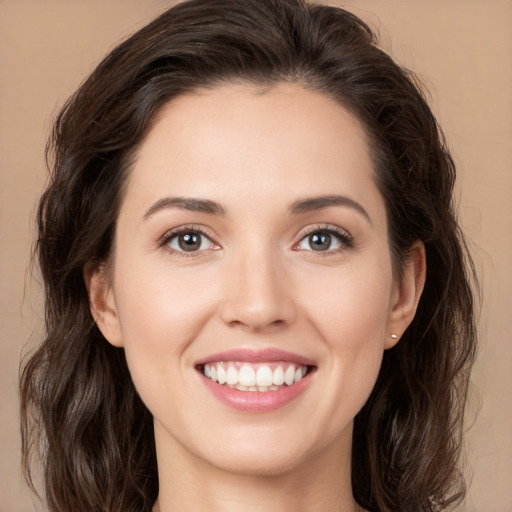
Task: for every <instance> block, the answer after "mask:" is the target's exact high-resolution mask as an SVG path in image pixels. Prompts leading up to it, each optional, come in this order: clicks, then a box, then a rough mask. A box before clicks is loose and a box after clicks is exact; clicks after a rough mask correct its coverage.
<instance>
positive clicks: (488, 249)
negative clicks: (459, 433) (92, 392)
mask: <svg viewBox="0 0 512 512" xmlns="http://www.w3.org/2000/svg"><path fill="white" fill-rule="evenodd" d="M330 3H332V4H338V5H340V4H341V2H334V1H331V2H330ZM169 4H170V2H168V1H164V0H145V1H140V0H86V1H84V0H0V244H1V245H0V286H1V287H0V350H1V353H0V411H1V413H0V512H24V511H32V510H35V509H34V506H33V505H32V502H31V498H30V496H29V494H28V491H27V490H26V488H25V487H24V486H23V485H22V483H21V477H20V471H19V466H20V464H19V455H18V452H19V436H18V405H17V391H16V385H17V373H18V360H19V354H20V351H21V349H22V347H23V345H24V344H25V343H26V342H27V340H29V338H31V339H32V340H34V339H36V340H37V332H38V331H39V330H40V328H41V300H40V290H39V286H38V283H37V281H35V280H34V279H31V277H30V271H29V270H27V267H28V264H29V253H30V247H31V241H32V236H33V223H34V205H35V202H36V199H37V196H38V194H39V193H40V191H41V189H42V187H43V185H44V182H45V173H46V171H45V167H44V162H43V150H44V144H45V138H46V137H47V135H48V133H49V128H50V126H51V122H52V119H53V117H54V116H55V114H56V112H57V111H58V108H59V107H60V106H61V105H62V103H63V102H64V100H65V99H66V97H67V96H68V95H69V94H70V93H71V92H72V91H73V90H74V89H75V88H76V87H77V86H78V84H79V83H80V81H81V80H82V79H83V78H84V77H85V75H86V74H87V73H88V72H89V71H91V70H92V68H93V66H94V65H95V64H96V63H97V62H98V61H99V59H100V58H101V57H102V56H103V55H104V54H105V53H106V52H107V51H108V50H109V49H110V48H112V46H113V44H114V43H115V42H116V41H118V40H119V39H120V38H122V37H124V36H126V35H128V34H129V33H131V32H132V31H134V30H135V29H136V28H138V27H140V26H141V25H143V24H144V23H145V22H147V21H148V20H149V19H151V18H152V17H153V16H154V15H156V14H157V13H159V12H160V11H162V10H163V9H164V8H165V7H166V6H168V5H169ZM344 5H345V6H347V7H348V8H349V9H351V10H353V11H354V12H355V13H357V14H359V15H360V16H362V17H363V18H365V19H367V20H368V21H370V23H371V24H372V25H374V26H377V27H381V36H382V45H383V46H384V47H385V48H386V49H388V50H389V51H391V52H392V54H393V55H394V56H395V57H396V58H397V60H399V61H400V62H401V63H403V64H404V65H406V66H407V67H410V68H412V69H413V70H415V71H417V72H419V73H420V75H421V76H422V78H423V80H424V81H425V83H426V84H427V85H428V87H429V88H430V90H431V105H432V107H433V109H434V111H435V112H436V113H437V115H438V117H439V120H440V122H441V125H442V126H443V127H444V130H445V132H446V135H447V137H448V141H449V143H450V146H451V148H452V149H453V153H454V156H455V160H456V162H457V164H458V167H459V172H460V174H459V184H458V190H459V194H460V213H461V220H462V224H463V226H464V227H465V229H466V230H467V233H468V234H469V237H470V239H471V240H472V247H473V250H474V255H475V259H476V263H477V268H478V271H479V273H480V276H481V280H482V283H483V287H484V293H483V295H484V302H483V309H482V315H481V325H480V333H481V339H482V341H481V349H480V355H479V359H478V362H477V365H476V368H475V372H474V384H475V388H476V389H477V392H478V395H479V396H480V401H481V407H480V412H479V415H478V417H477V420H476V422H475V423H474V425H473V427H472V428H471V429H470V432H469V434H468V437H467V446H468V452H469V455H468V461H469V465H470V466H471V470H468V473H469V472H472V473H473V480H472V484H471V487H470V492H469V496H468V499H467V500H466V505H465V507H461V508H460V509H459V510H467V511H469V512H472V511H480V512H507V511H508V512H510V511H512V485H511V483H512V435H511V426H512V399H511V395H512V393H511V391H512V343H511V334H510V333H511V332H512V323H511V317H512V315H511V308H510V300H511V292H510V290H511V289H512V269H511V263H512V236H511V235H512V207H511V201H510V200H511V192H512V142H511V141H512V93H511V91H512V55H511V53H512V52H511V50H512V1H510V0H429V1H425V0H386V1H384V0H360V1H357V0H349V1H347V2H344ZM473 404H474V405H473V411H474V410H475V409H476V407H477V406H476V404H477V400H476V399H474V400H473Z"/></svg>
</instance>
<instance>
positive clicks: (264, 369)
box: [203, 362, 308, 391]
mask: <svg viewBox="0 0 512 512" xmlns="http://www.w3.org/2000/svg"><path fill="white" fill-rule="evenodd" d="M272 366H275V367H274V368H273V369H272V368H271V366H270V364H265V363H263V364H258V365H252V364H249V363H237V362H229V363H223V362H218V363H209V364H205V365H204V368H203V373H204V375H205V376H206V377H208V378H209V379H211V380H213V381H214V382H218V383H219V384H226V385H228V386H230V387H236V388H237V389H240V390H243V391H272V390H275V389H278V388H279V386H283V385H285V384H286V385H288V386H291V385H292V384H293V383H295V382H298V381H299V380H301V379H302V378H303V377H304V375H306V373H307V370H308V368H307V366H301V365H296V364H294V363H284V364H281V363H279V364H277V366H276V365H275V364H272Z"/></svg>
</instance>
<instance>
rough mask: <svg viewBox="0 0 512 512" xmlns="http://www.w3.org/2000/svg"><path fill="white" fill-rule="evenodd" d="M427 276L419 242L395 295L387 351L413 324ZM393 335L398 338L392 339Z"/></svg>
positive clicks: (412, 250)
mask: <svg viewBox="0 0 512 512" xmlns="http://www.w3.org/2000/svg"><path fill="white" fill-rule="evenodd" d="M426 274H427V258H426V255H425V246H424V245H423V244H422V243H421V242H419V241H418V242H415V243H414V245H413V246H412V248H411V250H410V252H409V254H408V258H407V261H405V263H404V269H403V272H402V275H401V278H400V281H399V282H398V283H397V285H396V289H395V291H394V293H393V298H392V309H391V312H390V316H389V321H388V335H387V336H386V341H385V343H384V348H385V349H388V348H391V347H393V346H395V344H396V343H397V342H398V340H399V339H400V337H401V336H402V334H403V333H404V331H405V330H406V329H407V327H409V324H410V323H411V322H412V319H413V318H414V315H415V314H416V308H417V307H418V303H419V301H420V297H421V293H422V292H423V287H424V286H425V278H426ZM392 334H393V335H395V336H396V337H392V336H391V335H392Z"/></svg>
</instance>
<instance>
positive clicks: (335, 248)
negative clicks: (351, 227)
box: [295, 226, 353, 253]
mask: <svg viewBox="0 0 512 512" xmlns="http://www.w3.org/2000/svg"><path fill="white" fill-rule="evenodd" d="M352 246H353V241H352V237H351V236H350V234H349V233H348V232H346V231H345V230H342V229H341V228H338V227H337V226H333V227H329V228H321V229H317V230H315V231H311V232H310V233H309V234H307V235H305V236H304V237H303V238H302V239H301V241H300V242H299V243H298V244H297V245H296V246H295V250H299V251H312V252H326V253H331V252H332V253H336V252H339V251H343V250H345V249H349V248H351V247H352Z"/></svg>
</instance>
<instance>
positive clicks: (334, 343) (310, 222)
mask: <svg viewBox="0 0 512 512" xmlns="http://www.w3.org/2000/svg"><path fill="white" fill-rule="evenodd" d="M334 194H336V195H339V196H343V197H345V198H349V199H350V201H353V203H347V201H345V204H335V205H330V206H324V207H321V208H315V209H310V210H308V211H302V212H295V213H291V212H290V209H291V208H292V206H293V205H294V204H295V203H296V202H297V201H301V200H304V199H307V198H317V197H323V196H332V195H334ZM169 197H180V198H195V199H201V200H208V201H214V202H215V203H217V204H218V205H220V207H221V208H222V210H223V214H218V213H207V212H202V211H191V210H189V209H186V208H183V207H181V206H183V205H181V206H180V205H176V204H174V205H172V204H168V203H169V202H168V201H167V204H165V198H169ZM162 200H164V202H163V203H162ZM155 205H157V206H155ZM357 205H358V206H357ZM180 226H185V227H187V229H189V231H190V229H192V228H194V229H196V228H198V227H200V228H201V229H203V230H205V231H206V233H207V234H208V238H207V237H204V238H202V242H201V245H200V247H199V250H195V251H192V252H188V253H185V252H183V251H181V252H180V246H179V244H178V241H179V240H178V239H177V238H176V237H175V238H174V239H171V240H170V241H169V239H168V237H167V239H166V237H165V236H166V234H168V233H169V231H171V230H173V229H175V228H177V227H180ZM321 228H322V229H324V228H330V229H337V230H341V232H342V234H343V236H345V235H347V236H348V237H349V240H348V242H347V239H346V237H345V238H343V239H339V238H338V235H335V234H332V235H331V236H332V238H331V240H332V244H331V246H329V247H328V248H327V249H324V250H321V251H317V250H313V246H312V245H311V239H310V238H308V236H309V235H310V234H311V233H314V232H318V231H319V229H321ZM163 241H165V243H163ZM424 277H425V256H424V251H423V247H422V246H421V244H417V245H416V246H415V248H414V250H413V251H412V253H411V261H410V262H409V264H408V265H407V266H406V269H405V272H404V274H403V278H402V279H401V280H400V281H397V279H396V277H395V275H394V273H393V271H392V261H391V257H390V251H389V247H388V227H387V220H386V211H385V206H384V201H383V198H382V196H381V194H380V192H379V190H378V189H377V187H376V185H375V182H374V170H373V166H372V162H371V159H370V156H369V151H368V147H367V143H366V140H365V136H364V132H363V130H362V128H361V126H360V124H359V122H358V121H357V120H356V119H354V118H353V117H352V116H351V115H350V114H349V113H348V112H347V111H346V110H345V109H344V108H343V107H342V106H341V105H339V104H338V103H337V102H335V101H334V100H332V99H330V98H328V97H326V96H324V95H322V94H320V93H317V92H313V91H310V90H309V91H307V90H305V89H303V88H302V87H300V86H299V85H294V84H280V85H278V86H276V87H274V88H272V89H270V90H267V91H265V92H262V91H261V90H260V89H257V88H255V87H254V86H248V85H244V84H230V85H224V86H221V87H218V88H216V89H214V90H204V91H199V92H197V93H194V94H190V95H184V96H181V97H179V98H177V99H175V100H173V102H172V103H170V104H169V105H167V106H165V107H164V108H163V109H162V110H161V112H160V113H159V115H158V116H157V118H156V120H155V122H154V124H153V126H152V128H151V130H150V131H149V133H148V135H147V137H146V140H145V141H144V143H143V144H142V147H141V149H140V152H139V154H138V158H137V159H136V162H135V163H134V166H133V169H132V171H131V174H130V177H129V181H128V186H127V189H126V195H125V198H124V201H123V204H122V207H121V210H120V214H119V219H118V222H117V231H116V238H115V250H114V251H113V255H112V257H111V261H110V262H109V265H108V270H106V267H99V268H95V269H90V270H89V271H88V272H86V281H87V284H88V289H89V293H90V299H91V308H92V312H93V315H94V317H95V319H96V321H97V323H98V325H99V327H100V329H101V330H102V332H103V334H104V335H105V337H106V339H107V340H108V341H109V342H110V343H112V344H113V345H115V346H119V347H124V350H125V351H126V357H127V361H128V365H129V368H130V372H131V375H132V378H133V380H134V383H135V385H136V387H137V389H138V391H139V393H140V396H141V398H142V399H143V401H144V402H145V404H146V405H147V407H148V408H149V410H150V411H151V412H152V414H153V416H154V419H155V422H154V423H155V436H156V446H157V456H158V465H159V480H160V496H159V501H158V504H157V505H156V507H155V510H157V509H158V510H160V511H161V512H171V511H174V510H180V511H197V510H209V511H223V512H233V511H244V512H248V511H249V512H253V511H263V510H265V511H267V512H269V511H280V512H284V511H288V510H290V511H291V510H293V511H301V510H303V511H308V512H311V511H315V512H321V511H329V512H332V511H333V510H343V511H354V510H357V505H356V504H355V501H354V499H353V496H352V491H351V483H350V455H351V441H352V429H353V418H354V416H355V415H356V414H357V412H358V411H359V410H360V409H361V407H362V406H363V404H364V403H365V401H366V399H367V398H368V396H369V394H370V392H371V390H372V388H373V385H374V383H375V380H376V378H377V375H378V372H379V368H380V364H381V360H382V355H383V351H384V350H386V349H389V348H391V347H392V346H393V345H394V343H396V340H394V339H393V338H391V334H392V333H396V334H397V335H398V338H399V337H400V335H401V333H403V331H404V330H405V329H406V328H407V326H408V325H409V323H410V321H411V320H412V318H413V316H414V312H415V309H416V306H417V303H418V300H419V296H420V294H421V290H422V287H423V282H424ZM235 348H250V349H263V348H278V349H282V350H286V351H289V352H293V353H295V354H299V355H301V356H303V357H307V358H309V359H310V360H312V361H314V363H315V366H316V371H315V372H314V374H312V375H311V376H310V381H309V384H308V386H307V388H306V389H305V391H304V392H303V393H302V394H301V395H300V396H298V397H297V398H296V399H295V400H293V401H292V402H290V403H288V404H286V405H285V406H284V407H281V408H279V409H277V410H275V411H271V412H265V413H254V414H253V413H248V412H241V411H237V410H234V409H233V408H231V407H229V406H227V405H225V404H224V403H221V402H219V401H218V400H217V399H216V398H214V397H213V396H212V395H211V393H209V392H208V390H207V389H206V387H205V386H204V383H203V382H202V377H201V375H200V374H199V372H198V371H197V369H196V368H195V364H196V362H197V361H198V360H200V359H201V358H204V357H207V356H209V355H211V354H214V353H217V352H220V351H224V350H230V349H235ZM158 507H159V508H158Z"/></svg>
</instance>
